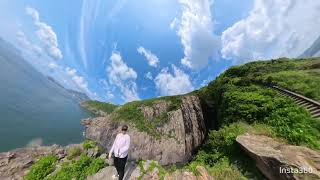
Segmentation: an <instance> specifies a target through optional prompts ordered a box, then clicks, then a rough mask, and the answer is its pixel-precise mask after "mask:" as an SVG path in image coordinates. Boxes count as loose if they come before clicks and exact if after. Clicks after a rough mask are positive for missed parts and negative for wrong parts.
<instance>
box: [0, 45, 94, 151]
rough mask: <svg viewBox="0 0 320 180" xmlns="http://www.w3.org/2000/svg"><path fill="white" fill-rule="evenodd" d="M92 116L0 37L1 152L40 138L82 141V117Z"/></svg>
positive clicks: (49, 141)
mask: <svg viewBox="0 0 320 180" xmlns="http://www.w3.org/2000/svg"><path fill="white" fill-rule="evenodd" d="M89 116H91V114H90V113H89V112H88V111H86V110H85V109H83V108H81V107H80V106H79V100H77V99H76V98H75V97H73V96H72V95H70V93H68V91H66V90H65V89H64V88H62V87H59V86H58V85H57V84H55V83H53V82H51V81H49V80H48V79H47V78H46V77H45V76H44V75H42V74H41V73H39V72H38V71H36V70H35V69H34V68H33V67H32V66H31V65H30V64H28V63H27V62H25V61H24V59H23V58H22V57H21V56H20V55H19V51H18V50H16V49H14V48H13V47H11V46H10V45H9V44H6V43H5V42H3V41H1V39H0V152H4V151H8V150H12V149H14V148H20V147H24V146H26V145H28V144H29V143H33V142H39V141H43V144H45V145H51V144H61V145H66V144H69V143H79V142H81V141H82V139H83V137H82V132H83V127H82V126H81V124H80V120H81V119H83V118H87V117H89Z"/></svg>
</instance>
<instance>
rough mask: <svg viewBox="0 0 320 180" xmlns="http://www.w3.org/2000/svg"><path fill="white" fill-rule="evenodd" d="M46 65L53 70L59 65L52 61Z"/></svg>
mask: <svg viewBox="0 0 320 180" xmlns="http://www.w3.org/2000/svg"><path fill="white" fill-rule="evenodd" d="M48 67H49V68H50V69H52V70H55V69H57V68H59V66H58V65H57V64H56V63H54V62H51V63H49V64H48Z"/></svg>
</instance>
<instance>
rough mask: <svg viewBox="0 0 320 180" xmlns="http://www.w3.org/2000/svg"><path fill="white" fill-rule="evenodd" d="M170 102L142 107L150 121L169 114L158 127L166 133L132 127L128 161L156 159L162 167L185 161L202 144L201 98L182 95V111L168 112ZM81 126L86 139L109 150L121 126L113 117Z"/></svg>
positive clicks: (106, 117)
mask: <svg viewBox="0 0 320 180" xmlns="http://www.w3.org/2000/svg"><path fill="white" fill-rule="evenodd" d="M168 103H170V102H165V101H160V102H157V103H155V104H154V105H153V106H151V107H150V106H142V107H140V110H141V111H142V112H143V114H144V116H145V118H147V119H151V118H152V117H156V116H158V115H160V114H162V113H167V115H168V123H166V124H165V125H163V126H162V127H157V131H158V132H161V134H163V136H162V137H161V138H160V139H159V138H155V137H152V136H150V135H148V134H147V133H145V132H140V131H139V130H137V129H136V128H134V127H133V126H130V127H129V131H128V134H129V135H130V136H131V147H130V152H129V159H131V160H137V159H144V160H148V159H153V160H156V161H158V162H159V163H160V164H162V165H168V164H173V163H180V162H186V161H187V160H189V158H190V157H191V155H192V153H193V151H194V150H195V149H196V148H197V147H198V146H199V145H200V144H201V143H202V142H203V140H204V138H205V134H206V127H205V121H204V118H203V114H202V109H201V104H200V100H199V98H198V97H197V96H183V97H182V103H181V106H180V108H179V109H177V110H174V111H169V112H167V109H168V106H169V105H168ZM82 124H83V125H84V126H85V137H86V138H87V139H92V140H95V141H97V142H99V143H100V144H101V145H102V146H103V147H104V148H106V149H107V150H109V149H110V148H111V146H112V143H113V141H114V139H115V136H116V134H117V132H119V131H118V129H119V127H120V126H121V125H122V124H121V123H119V122H114V121H113V120H112V118H111V116H105V117H98V118H93V119H87V120H83V122H82Z"/></svg>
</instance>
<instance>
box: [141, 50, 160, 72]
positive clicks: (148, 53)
mask: <svg viewBox="0 0 320 180" xmlns="http://www.w3.org/2000/svg"><path fill="white" fill-rule="evenodd" d="M137 51H138V53H139V54H141V55H144V57H145V58H146V59H147V61H148V64H149V65H150V66H152V67H157V66H158V64H159V58H158V57H157V56H156V55H154V54H153V53H152V52H151V51H150V50H148V49H145V48H144V47H142V46H140V47H139V48H138V49H137Z"/></svg>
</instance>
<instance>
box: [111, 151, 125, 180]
mask: <svg viewBox="0 0 320 180" xmlns="http://www.w3.org/2000/svg"><path fill="white" fill-rule="evenodd" d="M127 159H128V156H127V157H125V158H117V157H114V166H115V167H116V169H117V172H118V175H119V180H122V179H123V177H124V168H125V167H126V163H127Z"/></svg>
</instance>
